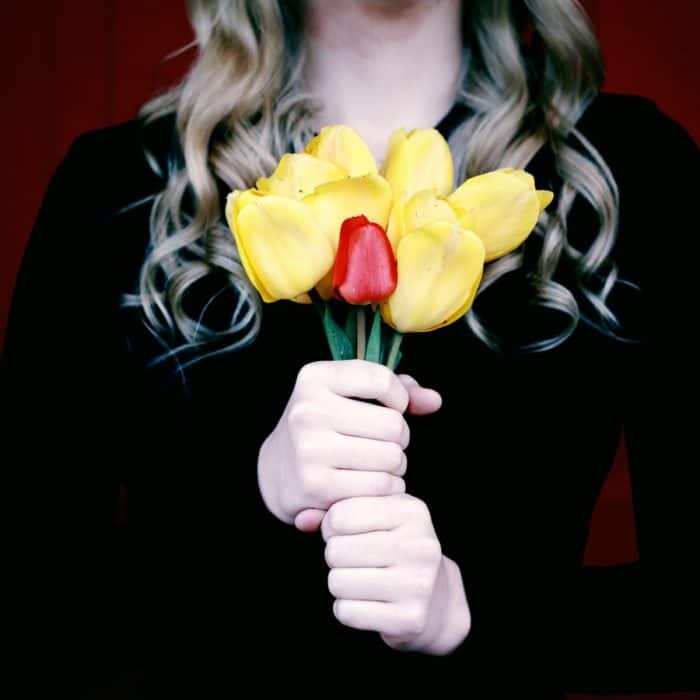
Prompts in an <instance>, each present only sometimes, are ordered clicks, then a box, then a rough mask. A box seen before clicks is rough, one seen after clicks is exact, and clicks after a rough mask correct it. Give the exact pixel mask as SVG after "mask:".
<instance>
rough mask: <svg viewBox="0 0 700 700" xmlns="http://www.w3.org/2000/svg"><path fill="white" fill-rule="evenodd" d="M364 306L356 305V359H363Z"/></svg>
mask: <svg viewBox="0 0 700 700" xmlns="http://www.w3.org/2000/svg"><path fill="white" fill-rule="evenodd" d="M366 333H367V329H366V324H365V307H364V306H358V307H357V359H358V360H364V359H365V345H366V343H367V340H366Z"/></svg>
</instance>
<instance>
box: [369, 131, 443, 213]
mask: <svg viewBox="0 0 700 700" xmlns="http://www.w3.org/2000/svg"><path fill="white" fill-rule="evenodd" d="M381 172H382V175H384V177H385V178H386V179H387V181H388V182H389V184H390V185H391V187H392V189H393V191H394V197H395V198H396V199H397V200H398V201H406V202H407V201H408V200H409V199H410V198H411V197H413V195H414V194H416V193H417V192H420V191H421V190H432V191H433V192H434V193H435V194H436V195H442V196H445V195H448V194H449V193H450V192H452V187H453V185H454V169H453V166H452V156H451V154H450V149H449V147H448V145H447V142H446V141H445V139H444V138H443V136H442V135H441V134H440V132H439V131H437V130H436V129H414V130H413V131H411V132H410V133H408V134H406V131H405V129H397V130H396V131H394V133H393V134H392V135H391V140H390V141H389V151H388V154H387V157H386V159H385V160H384V163H383V164H382V171H381Z"/></svg>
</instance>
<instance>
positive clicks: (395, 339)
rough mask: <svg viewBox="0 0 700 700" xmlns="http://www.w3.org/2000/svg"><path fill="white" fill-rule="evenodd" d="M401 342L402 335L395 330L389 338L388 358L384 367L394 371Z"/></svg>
mask: <svg viewBox="0 0 700 700" xmlns="http://www.w3.org/2000/svg"><path fill="white" fill-rule="evenodd" d="M402 340H403V333H400V332H399V331H396V330H395V331H394V334H393V335H392V336H391V344H390V345H389V357H387V360H386V366H387V367H389V369H395V368H396V365H397V364H398V359H397V358H398V354H399V347H401V341H402Z"/></svg>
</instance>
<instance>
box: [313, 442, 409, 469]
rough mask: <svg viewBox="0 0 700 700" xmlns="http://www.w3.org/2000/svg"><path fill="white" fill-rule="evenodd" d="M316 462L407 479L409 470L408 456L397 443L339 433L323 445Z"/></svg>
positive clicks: (320, 447)
mask: <svg viewBox="0 0 700 700" xmlns="http://www.w3.org/2000/svg"><path fill="white" fill-rule="evenodd" d="M315 459H316V460H317V461H318V462H320V463H321V464H328V465H330V466H332V467H336V468H338V469H359V470H361V471H382V472H388V473H389V474H395V475H396V476H403V475H404V474H405V473H406V467H407V459H406V453H405V452H404V451H403V450H402V449H401V445H399V444H398V443H396V442H387V441H386V440H372V439H370V438H361V437H349V436H347V435H339V434H336V435H335V436H333V437H331V438H330V439H326V440H325V441H324V444H323V445H319V447H318V448H317V457H315Z"/></svg>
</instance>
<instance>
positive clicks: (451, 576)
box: [414, 555, 471, 656]
mask: <svg viewBox="0 0 700 700" xmlns="http://www.w3.org/2000/svg"><path fill="white" fill-rule="evenodd" d="M432 608H433V611H432V614H431V617H430V619H429V623H428V626H427V627H426V630H425V633H424V634H423V635H422V639H419V640H417V643H416V646H415V647H414V648H415V650H416V651H420V652H422V653H424V654H431V655H434V656H445V655H447V654H450V653H452V652H453V651H454V650H455V649H456V648H457V647H458V646H459V645H460V644H461V643H462V642H463V641H464V640H465V639H466V638H467V636H468V635H469V631H470V629H471V612H470V610H469V604H468V602H467V595H466V592H465V590H464V582H463V581H462V573H461V571H460V570H459V567H458V566H457V564H456V563H455V562H454V561H452V559H449V558H448V557H446V556H444V555H443V557H442V562H441V564H440V573H439V574H438V583H437V585H436V590H435V595H434V604H433V606H432Z"/></svg>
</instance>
